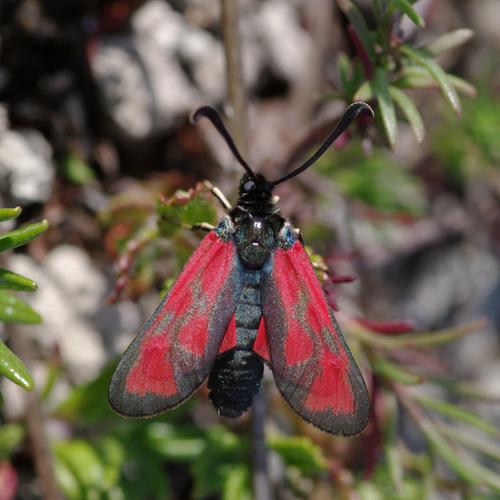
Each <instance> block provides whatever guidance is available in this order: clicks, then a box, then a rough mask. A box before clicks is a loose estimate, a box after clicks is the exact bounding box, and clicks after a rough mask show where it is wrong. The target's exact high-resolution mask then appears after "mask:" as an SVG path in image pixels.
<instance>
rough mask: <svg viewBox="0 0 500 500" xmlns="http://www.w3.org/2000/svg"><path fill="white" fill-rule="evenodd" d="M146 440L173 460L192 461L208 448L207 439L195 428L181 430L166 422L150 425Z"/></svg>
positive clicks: (165, 456) (160, 452)
mask: <svg viewBox="0 0 500 500" xmlns="http://www.w3.org/2000/svg"><path fill="white" fill-rule="evenodd" d="M146 440H147V442H148V444H149V446H151V448H152V449H154V450H155V451H156V452H157V453H159V454H160V455H161V456H163V457H164V458H166V459H168V460H169V461H173V462H192V461H194V460H195V459H196V458H198V457H199V456H200V455H201V454H202V453H203V451H204V450H205V448H206V439H205V438H204V437H203V436H202V435H201V433H200V432H196V431H195V430H194V429H192V430H186V429H182V430H179V429H178V428H176V427H175V426H173V425H170V424H167V423H165V422H155V423H153V424H151V425H150V426H148V429H147V431H146Z"/></svg>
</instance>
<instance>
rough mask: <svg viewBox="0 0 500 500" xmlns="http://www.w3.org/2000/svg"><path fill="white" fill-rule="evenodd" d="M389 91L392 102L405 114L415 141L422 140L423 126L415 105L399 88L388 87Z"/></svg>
mask: <svg viewBox="0 0 500 500" xmlns="http://www.w3.org/2000/svg"><path fill="white" fill-rule="evenodd" d="M389 93H390V95H391V97H392V99H393V100H394V102H395V103H396V104H397V105H398V106H399V108H400V109H401V111H402V112H403V113H404V115H405V116H406V119H407V120H408V123H409V124H410V126H411V128H412V130H413V133H414V134H415V137H416V138H417V141H418V142H419V143H420V142H422V141H423V140H424V135H425V126H424V122H423V120H422V116H421V115H420V113H419V112H418V109H417V107H416V106H415V104H414V103H413V101H412V100H411V99H410V98H409V97H408V96H407V95H406V94H405V93H404V92H403V91H401V90H399V89H398V88H396V87H393V86H391V87H389Z"/></svg>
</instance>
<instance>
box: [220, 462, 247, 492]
mask: <svg viewBox="0 0 500 500" xmlns="http://www.w3.org/2000/svg"><path fill="white" fill-rule="evenodd" d="M250 485H251V482H250V471H249V468H248V466H247V465H243V464H238V465H235V466H234V467H231V470H230V471H229V473H228V474H227V476H226V478H225V481H224V485H223V488H222V500H233V499H235V498H237V499H238V500H240V499H241V500H252V498H253V495H252V490H251V486H250Z"/></svg>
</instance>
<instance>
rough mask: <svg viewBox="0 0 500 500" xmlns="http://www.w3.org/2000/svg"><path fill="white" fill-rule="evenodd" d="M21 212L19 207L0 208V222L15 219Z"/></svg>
mask: <svg viewBox="0 0 500 500" xmlns="http://www.w3.org/2000/svg"><path fill="white" fill-rule="evenodd" d="M20 213H21V207H16V208H0V222H3V221H6V220H11V219H15V218H16V217H18V216H19V214H20Z"/></svg>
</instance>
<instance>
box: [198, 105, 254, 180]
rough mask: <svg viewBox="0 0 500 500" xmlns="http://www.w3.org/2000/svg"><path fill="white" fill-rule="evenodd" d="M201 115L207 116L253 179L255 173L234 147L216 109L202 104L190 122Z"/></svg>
mask: <svg viewBox="0 0 500 500" xmlns="http://www.w3.org/2000/svg"><path fill="white" fill-rule="evenodd" d="M201 117H205V118H208V119H209V120H210V121H211V122H212V125H213V126H214V127H215V128H216V129H217V132H219V134H220V135H221V136H222V137H223V138H224V140H225V141H226V144H227V145H228V146H229V149H230V150H231V152H232V153H233V155H234V157H235V158H236V159H237V160H238V162H239V163H240V165H241V166H242V167H243V168H244V169H245V170H246V171H247V173H248V175H250V176H251V177H252V179H255V174H254V173H253V170H252V169H251V168H250V166H249V165H248V163H247V162H246V161H245V160H244V159H243V157H242V156H241V154H240V152H239V151H238V148H237V147H236V144H235V143H234V141H233V138H232V137H231V135H230V134H229V132H228V130H227V128H226V126H225V125H224V122H223V121H222V118H221V117H220V115H219V113H217V111H216V110H215V109H214V108H212V107H210V106H202V107H201V108H198V109H197V110H196V111H195V112H194V113H193V114H192V115H191V122H192V123H195V122H196V121H197V120H198V119H199V118H201Z"/></svg>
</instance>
